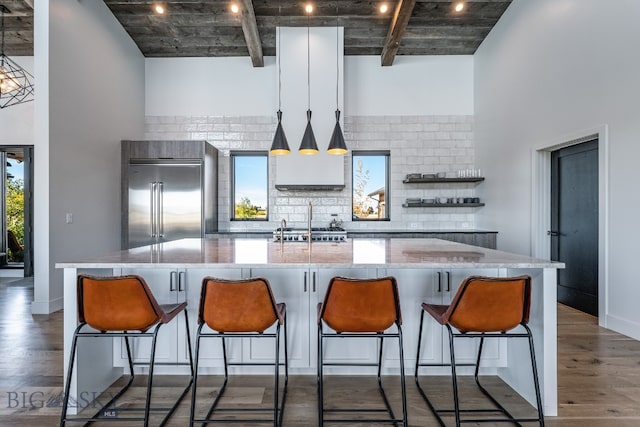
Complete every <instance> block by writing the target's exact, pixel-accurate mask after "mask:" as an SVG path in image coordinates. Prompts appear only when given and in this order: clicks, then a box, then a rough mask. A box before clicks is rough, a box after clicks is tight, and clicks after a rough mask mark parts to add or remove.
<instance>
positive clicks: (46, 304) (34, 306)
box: [31, 298, 64, 314]
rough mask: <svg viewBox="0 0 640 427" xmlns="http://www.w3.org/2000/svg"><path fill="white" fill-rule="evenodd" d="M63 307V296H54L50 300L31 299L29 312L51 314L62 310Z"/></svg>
mask: <svg viewBox="0 0 640 427" xmlns="http://www.w3.org/2000/svg"><path fill="white" fill-rule="evenodd" d="M63 307H64V299H63V298H56V299H54V300H51V301H33V302H32V303H31V314H51V313H53V312H56V311H59V310H62V308H63Z"/></svg>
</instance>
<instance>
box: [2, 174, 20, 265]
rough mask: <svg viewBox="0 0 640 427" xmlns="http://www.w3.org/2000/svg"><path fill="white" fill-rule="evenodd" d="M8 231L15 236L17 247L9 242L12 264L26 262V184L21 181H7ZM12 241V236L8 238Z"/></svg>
mask: <svg viewBox="0 0 640 427" xmlns="http://www.w3.org/2000/svg"><path fill="white" fill-rule="evenodd" d="M6 185H7V231H11V232H12V233H13V235H14V236H15V241H16V243H17V246H16V245H15V244H13V243H12V242H11V241H9V242H7V243H8V244H7V246H8V249H9V261H10V262H22V261H23V260H24V253H23V248H24V182H23V181H22V180H21V179H15V180H14V179H11V178H10V179H7V181H6ZM7 234H9V233H7ZM7 237H8V240H11V237H10V236H7Z"/></svg>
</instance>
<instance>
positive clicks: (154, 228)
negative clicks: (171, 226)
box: [149, 182, 156, 238]
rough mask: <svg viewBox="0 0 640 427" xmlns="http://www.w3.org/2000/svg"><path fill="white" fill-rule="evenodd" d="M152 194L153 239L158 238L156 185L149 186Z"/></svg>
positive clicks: (153, 183)
mask: <svg viewBox="0 0 640 427" xmlns="http://www.w3.org/2000/svg"><path fill="white" fill-rule="evenodd" d="M149 187H150V190H151V191H150V193H151V209H150V216H151V218H150V221H149V222H150V225H151V237H152V238H155V237H156V183H155V182H152V183H150V184H149Z"/></svg>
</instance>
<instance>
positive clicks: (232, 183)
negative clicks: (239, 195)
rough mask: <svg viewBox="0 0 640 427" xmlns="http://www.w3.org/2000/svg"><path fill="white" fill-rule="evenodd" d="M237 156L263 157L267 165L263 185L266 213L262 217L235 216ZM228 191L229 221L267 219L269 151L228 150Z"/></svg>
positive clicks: (268, 209) (263, 220) (264, 220)
mask: <svg viewBox="0 0 640 427" xmlns="http://www.w3.org/2000/svg"><path fill="white" fill-rule="evenodd" d="M238 157H264V158H265V160H266V165H267V171H266V172H267V176H266V179H267V181H266V182H267V184H266V187H265V193H266V196H267V206H266V209H267V215H265V217H264V218H236V161H235V160H236V158H238ZM229 175H230V176H229V191H230V193H231V197H230V200H229V205H230V206H229V210H230V213H229V219H230V220H231V221H262V222H266V221H269V211H270V208H269V204H270V203H269V152H268V151H258V150H253V151H230V152H229Z"/></svg>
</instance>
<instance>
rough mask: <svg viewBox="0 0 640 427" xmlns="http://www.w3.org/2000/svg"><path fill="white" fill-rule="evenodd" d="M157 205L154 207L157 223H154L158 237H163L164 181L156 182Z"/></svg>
mask: <svg viewBox="0 0 640 427" xmlns="http://www.w3.org/2000/svg"><path fill="white" fill-rule="evenodd" d="M157 193H158V196H157V197H158V207H157V208H156V211H157V215H158V224H157V225H156V227H157V229H158V231H157V233H158V237H164V183H163V182H158V186H157Z"/></svg>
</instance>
